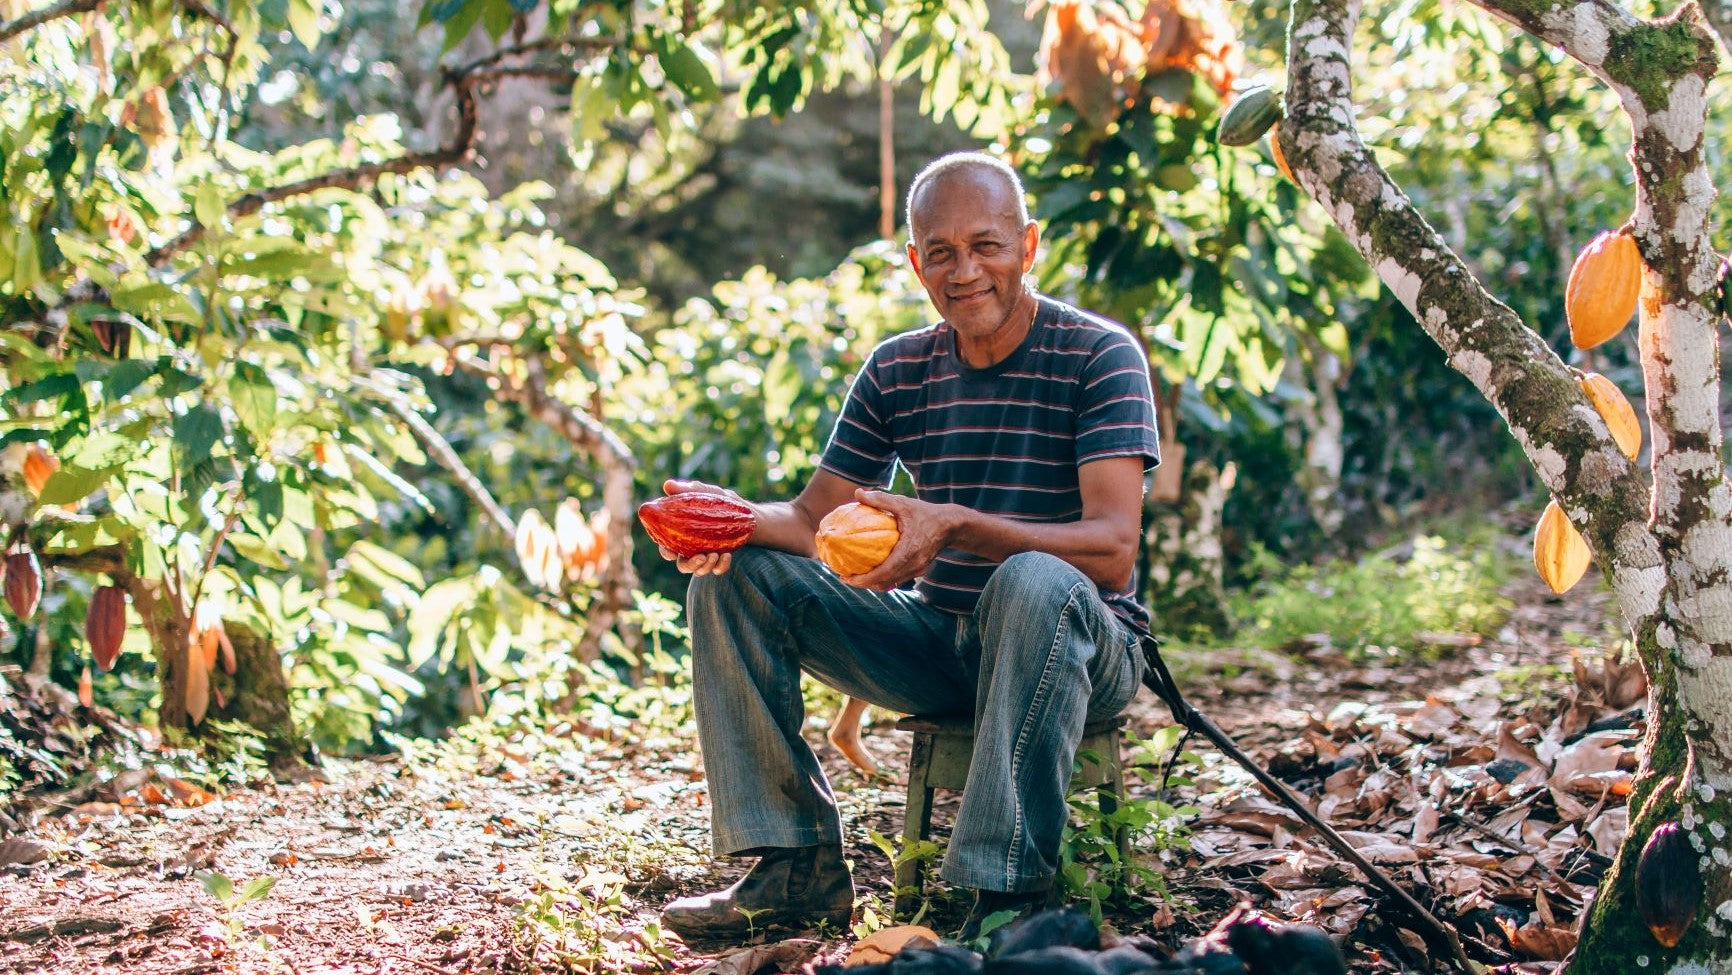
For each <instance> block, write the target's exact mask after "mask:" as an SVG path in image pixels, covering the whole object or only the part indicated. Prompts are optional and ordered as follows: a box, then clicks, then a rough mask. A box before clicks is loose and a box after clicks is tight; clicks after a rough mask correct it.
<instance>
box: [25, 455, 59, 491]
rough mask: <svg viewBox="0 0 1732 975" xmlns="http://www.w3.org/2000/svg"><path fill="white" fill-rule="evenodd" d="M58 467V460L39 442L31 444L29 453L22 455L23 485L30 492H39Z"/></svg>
mask: <svg viewBox="0 0 1732 975" xmlns="http://www.w3.org/2000/svg"><path fill="white" fill-rule="evenodd" d="M59 469H60V461H59V460H57V459H56V458H55V456H54V455H53V454H52V453H50V452H49V450H48V448H47V447H44V446H42V445H41V444H39V443H37V444H31V445H30V451H29V453H26V454H25V455H24V486H25V487H28V488H29V489H30V493H31V494H41V493H42V488H43V487H44V486H45V485H46V484H47V483H48V479H49V478H50V477H53V476H54V472H55V471H57V470H59Z"/></svg>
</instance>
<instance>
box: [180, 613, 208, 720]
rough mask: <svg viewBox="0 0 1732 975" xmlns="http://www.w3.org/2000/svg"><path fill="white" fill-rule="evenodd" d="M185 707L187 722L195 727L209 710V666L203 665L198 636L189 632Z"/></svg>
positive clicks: (202, 649) (185, 660) (203, 651)
mask: <svg viewBox="0 0 1732 975" xmlns="http://www.w3.org/2000/svg"><path fill="white" fill-rule="evenodd" d="M183 659H184V666H185V667H186V682H185V683H186V697H185V699H184V701H183V702H182V703H183V704H184V705H185V706H186V717H187V722H188V723H189V724H191V725H193V726H194V727H196V726H197V725H198V724H199V723H200V722H202V721H203V720H204V715H205V712H206V711H207V710H209V709H210V665H209V664H207V663H205V650H204V647H203V645H202V641H201V640H200V638H199V636H198V634H196V633H194V632H191V631H189V632H188V633H187V641H186V656H185V657H184V658H183Z"/></svg>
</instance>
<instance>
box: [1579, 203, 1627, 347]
mask: <svg viewBox="0 0 1732 975" xmlns="http://www.w3.org/2000/svg"><path fill="white" fill-rule="evenodd" d="M1641 294H1642V252H1641V251H1639V250H1637V249H1636V239H1635V238H1634V237H1631V236H1630V235H1629V234H1628V233H1625V232H1624V231H1622V230H1619V231H1611V230H1605V231H1601V232H1600V235H1599V236H1598V237H1595V238H1594V239H1593V241H1592V242H1591V243H1589V244H1588V246H1586V247H1584V248H1582V252H1581V254H1579V255H1577V257H1576V263H1575V266H1573V267H1571V268H1570V283H1569V287H1568V288H1567V289H1565V291H1564V314H1565V317H1567V318H1568V319H1569V322H1570V341H1571V342H1574V343H1575V346H1576V348H1578V349H1591V348H1593V347H1594V346H1596V345H1599V344H1600V343H1601V342H1604V341H1606V340H1607V339H1609V338H1611V337H1612V336H1614V335H1616V334H1618V333H1619V332H1621V331H1623V330H1624V326H1625V325H1626V324H1628V323H1629V321H1630V316H1631V315H1633V314H1635V313H1636V300H1637V299H1638V298H1639V297H1640V296H1641Z"/></svg>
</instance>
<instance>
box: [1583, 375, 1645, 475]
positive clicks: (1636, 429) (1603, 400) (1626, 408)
mask: <svg viewBox="0 0 1732 975" xmlns="http://www.w3.org/2000/svg"><path fill="white" fill-rule="evenodd" d="M1581 382H1582V392H1584V393H1587V394H1588V402H1590V403H1592V404H1594V409H1596V410H1599V411H1600V417H1601V418H1602V419H1604V420H1605V421H1606V426H1608V427H1610V428H1611V430H1612V439H1613V440H1615V441H1617V443H1618V449H1619V450H1621V451H1623V452H1624V456H1625V457H1628V458H1630V459H1631V460H1635V459H1636V455H1637V454H1639V453H1641V452H1642V424H1641V423H1640V422H1638V421H1637V420H1636V408H1635V407H1633V406H1631V405H1630V401H1629V400H1628V399H1626V398H1625V397H1624V392H1623V390H1621V389H1619V388H1618V386H1617V384H1616V383H1614V382H1612V381H1611V380H1610V379H1607V378H1606V377H1605V376H1602V375H1600V374H1599V373H1597V372H1590V373H1588V374H1587V375H1585V376H1583V377H1582V380H1581Z"/></svg>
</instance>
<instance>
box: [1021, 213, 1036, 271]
mask: <svg viewBox="0 0 1732 975" xmlns="http://www.w3.org/2000/svg"><path fill="white" fill-rule="evenodd" d="M1039 247H1040V226H1039V225H1038V224H1036V223H1035V222H1034V221H1033V220H1030V221H1029V222H1028V224H1027V225H1026V226H1024V227H1023V228H1022V273H1024V274H1027V273H1028V272H1029V271H1030V270H1032V269H1033V268H1034V255H1035V251H1036V250H1037V249H1038V248H1039Z"/></svg>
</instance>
